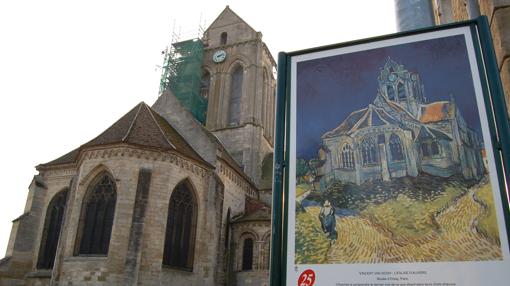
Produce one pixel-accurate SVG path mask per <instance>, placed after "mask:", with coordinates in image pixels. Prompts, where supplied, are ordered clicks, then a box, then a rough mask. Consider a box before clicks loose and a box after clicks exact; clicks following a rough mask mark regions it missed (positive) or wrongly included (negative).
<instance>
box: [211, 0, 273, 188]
mask: <svg viewBox="0 0 510 286" xmlns="http://www.w3.org/2000/svg"><path fill="white" fill-rule="evenodd" d="M203 43H204V59H203V74H202V86H203V88H204V90H203V92H202V93H203V94H207V98H208V107H207V120H206V127H207V128H208V129H209V130H211V131H212V132H213V134H214V135H216V136H217V137H218V138H219V139H220V141H221V142H222V143H223V145H224V146H225V148H227V150H228V151H229V152H230V154H231V155H232V156H233V157H234V159H235V160H236V161H237V163H238V164H239V165H240V166H241V167H242V168H243V170H244V172H245V173H246V174H247V175H248V176H249V177H250V178H251V179H252V180H253V181H254V182H255V184H257V185H258V186H259V187H261V188H262V189H264V188H266V187H269V188H270V180H271V178H266V177H265V176H270V174H269V175H268V174H266V173H267V172H266V171H264V170H265V169H268V166H269V165H270V166H271V168H272V156H273V140H274V138H273V132H274V104H275V86H276V82H275V78H274V76H273V71H274V70H275V69H276V63H275V61H274V59H273V57H272V56H271V54H270V52H269V50H268V48H267V46H266V45H265V43H264V42H263V41H262V33H260V32H257V31H255V30H254V29H253V28H252V27H250V25H248V24H247V23H246V22H245V21H244V20H243V19H241V18H240V17H239V16H238V15H237V14H236V13H234V12H233V11H232V10H231V9H230V8H229V7H228V6H227V7H226V8H225V9H224V10H223V12H222V13H221V14H220V15H219V16H218V18H216V20H214V22H213V23H212V24H211V26H209V28H208V29H207V30H206V31H205V32H204V37H203ZM266 185H267V186H266Z"/></svg>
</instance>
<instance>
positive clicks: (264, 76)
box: [261, 68, 269, 137]
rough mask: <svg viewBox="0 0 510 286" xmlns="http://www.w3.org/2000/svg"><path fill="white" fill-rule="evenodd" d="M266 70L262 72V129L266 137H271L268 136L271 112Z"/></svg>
mask: <svg viewBox="0 0 510 286" xmlns="http://www.w3.org/2000/svg"><path fill="white" fill-rule="evenodd" d="M266 72H267V71H266V69H265V68H264V71H263V72H262V108H261V109H262V112H261V117H262V118H261V121H262V127H263V128H264V135H266V137H269V136H268V126H267V124H268V121H269V120H268V118H267V116H268V114H269V112H267V111H268V108H267V107H268V106H267V104H268V98H267V74H266Z"/></svg>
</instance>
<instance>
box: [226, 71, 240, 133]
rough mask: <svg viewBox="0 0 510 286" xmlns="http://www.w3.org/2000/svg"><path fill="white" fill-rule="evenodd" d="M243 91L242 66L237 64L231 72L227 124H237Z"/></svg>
mask: <svg viewBox="0 0 510 286" xmlns="http://www.w3.org/2000/svg"><path fill="white" fill-rule="evenodd" d="M242 92H243V67H241V66H237V67H236V68H235V69H234V72H233V73H232V81H231V83H230V100H229V106H228V125H229V126H236V125H239V121H240V118H241V96H242Z"/></svg>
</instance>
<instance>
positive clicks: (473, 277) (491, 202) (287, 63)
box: [270, 16, 510, 286]
mask: <svg viewBox="0 0 510 286" xmlns="http://www.w3.org/2000/svg"><path fill="white" fill-rule="evenodd" d="M442 53H443V54H444V55H443V54H442ZM413 56H414V57H415V58H414V59H413ZM426 57H430V58H429V59H427V58H426ZM449 61H450V62H449ZM374 62H375V63H376V64H374ZM434 63H437V66H435V68H437V70H438V73H437V74H433V73H432V72H431V67H429V66H428V65H433V64H434ZM374 65H375V66H374ZM377 66H378V67H379V68H380V69H379V70H377V69H376V68H375V67H377ZM452 66H455V67H458V68H459V69H458V70H457V71H458V72H457V73H452V72H451V68H452ZM374 75H375V76H374ZM421 75H423V76H421ZM370 77H371V79H370V80H373V81H374V82H376V84H377V83H378V85H376V88H374V90H373V92H372V94H368V93H367V92H363V91H361V90H362V89H363V88H365V87H366V86H373V85H374V84H373V83H370V84H369V83H368V81H367V80H369V78H370ZM441 77H442V78H443V79H445V78H447V79H448V80H445V81H441ZM466 78H470V79H471V81H470V82H469V81H466ZM427 81H428V82H427ZM277 83H278V84H277V99H276V102H277V104H276V127H275V153H274V154H275V163H274V180H273V207H272V209H273V221H272V244H271V276H270V284H271V285H272V286H278V285H298V286H312V285H345V286H347V285H507V284H508V281H509V280H510V272H508V269H510V268H509V266H510V251H509V246H510V245H509V241H510V235H509V229H510V212H509V204H508V202H509V201H508V186H509V183H510V180H509V179H508V178H510V128H509V123H508V117H507V110H506V105H505V99H504V93H503V88H502V84H501V80H500V78H499V70H498V67H497V61H496V56H495V53H494V49H493V46H492V39H491V35H490V29H489V25H488V21H487V18H486V17H485V16H482V17H479V18H478V19H476V20H471V21H465V22H459V23H454V24H449V25H443V26H436V27H431V28H425V29H420V30H414V31H408V32H403V33H397V34H392V35H386V36H381V37H376V38H370V39H364V40H359V41H353V42H348V43H341V44H336V45H329V46H324V47H318V48H313V49H307V50H302V51H296V52H290V53H284V52H282V53H280V54H279V56H278V82H277ZM462 83H464V84H462ZM459 84H460V85H459ZM445 85H447V86H451V89H453V90H448V89H445V88H443V87H444V86H445ZM428 88H430V89H431V90H432V91H433V92H432V94H431V95H430V96H428V95H427V92H426V90H427V89H428ZM448 92H452V93H455V92H457V94H454V95H448V97H446V95H445V94H446V93H448ZM335 94H336V95H335ZM335 96H336V97H337V98H335ZM349 96H351V97H353V98H348V97H349ZM463 96H465V97H463ZM365 97H366V98H365ZM368 97H371V98H368ZM339 99H341V100H339ZM470 102H471V103H470ZM332 106H336V108H338V112H336V111H333V110H332ZM452 126H453V127H452ZM482 149H483V151H482ZM455 150H457V151H455ZM314 151H316V152H315V154H312V153H313V152H314ZM311 154H312V155H311ZM479 155H480V156H479ZM298 157H299V159H298ZM468 157H469V158H468ZM480 159H483V163H484V165H483V166H482V161H480ZM410 178H412V179H410ZM397 185H398V186H399V187H396V186H397ZM431 186H433V187H431ZM437 190H439V191H437ZM487 190H488V191H487ZM376 191H378V192H379V193H376V194H374V192H376ZM487 192H488V193H487ZM488 194H489V195H488ZM310 197H312V198H311V199H309V198H310ZM403 210H405V212H404V211H403ZM415 210H420V211H415ZM478 212H479V213H478ZM422 213H426V214H427V215H426V216H424V215H423V216H420V214H422ZM466 213H467V215H463V214H466ZM474 214H476V215H474ZM471 216H472V217H471ZM468 217H469V218H468ZM489 217H490V218H489ZM455 218H466V219H465V220H464V221H460V220H459V221H456V220H455ZM467 219H469V221H468V220H467ZM404 220H405V221H404ZM467 222H469V227H466V223H467ZM452 225H455V227H458V226H459V225H460V226H462V227H458V228H457V229H453V227H451V226H452ZM361 229H363V231H364V232H357V231H358V230H361ZM367 237H370V239H371V240H370V241H369V242H367V241H365V240H367V239H366V238H367ZM467 242H469V243H467ZM465 243H466V244H465ZM464 244H465V245H464ZM346 245H350V246H351V248H349V247H347V246H346ZM381 245H382V246H381ZM498 247H499V248H498ZM498 249H499V252H498ZM347 254H348V255H347ZM434 283H436V284H434Z"/></svg>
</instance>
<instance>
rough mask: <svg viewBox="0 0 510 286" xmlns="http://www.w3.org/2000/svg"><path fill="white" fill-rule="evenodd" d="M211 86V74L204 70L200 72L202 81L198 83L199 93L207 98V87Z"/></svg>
mask: <svg viewBox="0 0 510 286" xmlns="http://www.w3.org/2000/svg"><path fill="white" fill-rule="evenodd" d="M210 86H211V74H210V73H209V72H208V71H206V70H204V72H203V73H202V81H201V83H200V95H201V96H202V97H203V98H205V99H207V98H208V97H209V87H210Z"/></svg>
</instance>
